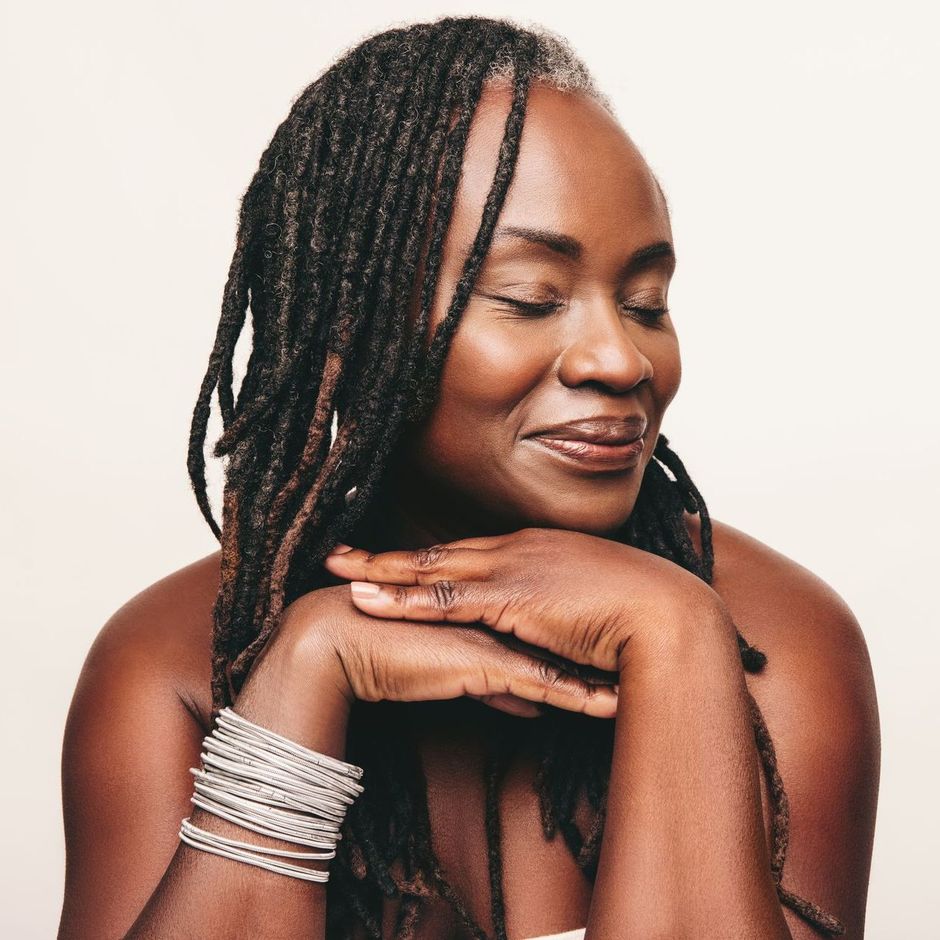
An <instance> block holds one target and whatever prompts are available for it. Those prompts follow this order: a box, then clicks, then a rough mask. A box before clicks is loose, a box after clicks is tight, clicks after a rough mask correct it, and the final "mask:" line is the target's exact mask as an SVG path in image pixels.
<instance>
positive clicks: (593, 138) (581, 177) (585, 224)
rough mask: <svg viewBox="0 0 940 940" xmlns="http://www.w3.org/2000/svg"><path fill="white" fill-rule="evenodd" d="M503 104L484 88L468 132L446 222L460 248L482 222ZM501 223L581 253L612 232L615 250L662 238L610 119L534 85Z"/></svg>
mask: <svg viewBox="0 0 940 940" xmlns="http://www.w3.org/2000/svg"><path fill="white" fill-rule="evenodd" d="M511 97H512V94H511V89H510V88H509V87H508V86H506V85H489V86H487V87H486V88H485V89H484V92H483V95H482V96H481V99H480V104H479V106H478V108H477V111H476V113H475V114H474V117H473V121H472V123H471V127H470V134H469V137H468V140H467V146H466V151H465V155H464V164H463V169H462V173H461V180H460V183H459V186H458V192H457V198H456V202H455V206H454V217H453V225H454V227H455V228H456V229H457V230H458V232H459V233H462V237H461V238H460V240H461V241H462V242H464V243H466V241H467V237H469V240H470V241H472V239H473V236H474V235H475V233H476V229H477V228H478V227H479V224H480V220H481V218H482V213H483V206H484V204H485V202H486V197H487V194H488V192H489V189H490V186H491V184H492V181H493V174H494V172H495V170H496V164H497V158H498V151H499V145H500V142H501V140H502V137H503V131H504V125H505V120H506V115H507V114H508V112H509V107H510V103H511ZM500 224H501V225H520V226H526V225H528V226H538V227H540V228H545V229H551V230H554V231H559V232H562V233H564V234H568V235H572V236H574V237H575V238H577V239H578V240H579V241H582V242H584V243H585V244H586V245H587V246H590V245H591V243H592V242H594V243H595V244H599V243H600V242H601V241H604V240H609V238H610V236H611V234H612V232H613V231H614V230H617V231H618V232H619V246H618V247H621V248H622V247H623V246H624V243H625V242H633V241H634V240H635V241H636V242H637V243H639V242H652V241H656V240H669V238H670V231H669V218H668V212H667V209H666V206H665V203H664V201H663V198H662V194H661V193H660V191H659V188H658V186H657V184H656V181H655V179H654V178H653V175H652V173H651V171H650V169H649V167H648V166H647V164H646V161H645V160H644V159H643V157H642V155H641V154H640V152H639V150H638V149H637V148H636V146H635V144H634V143H633V141H631V140H630V138H629V137H628V136H627V134H626V132H625V131H624V129H623V128H622V127H621V125H620V123H619V122H618V121H617V120H616V118H615V117H613V115H611V114H610V113H609V112H608V111H607V110H606V109H605V108H604V107H603V106H602V105H600V104H599V103H597V102H596V101H594V100H593V99H591V98H589V97H588V96H586V95H584V94H581V93H575V92H565V91H560V90H558V89H555V88H552V87H549V86H547V85H544V84H541V83H539V82H535V83H533V85H532V86H531V88H530V91H529V97H528V101H527V106H526V114H525V121H524V123H523V129H522V136H521V138H520V145H519V155H518V158H517V161H516V169H515V172H514V174H513V179H512V183H511V185H510V187H509V191H508V193H507V195H506V199H505V202H504V203H503V209H502V212H501V213H500ZM454 234H457V233H454Z"/></svg>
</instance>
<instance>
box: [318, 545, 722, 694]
mask: <svg viewBox="0 0 940 940" xmlns="http://www.w3.org/2000/svg"><path fill="white" fill-rule="evenodd" d="M324 565H325V567H326V568H327V569H328V570H329V571H330V572H332V573H333V574H334V575H337V576H339V577H342V578H348V579H349V580H351V581H352V582H353V585H352V594H351V596H352V601H353V603H354V604H355V605H356V606H357V607H358V608H359V609H361V610H363V611H365V612H366V613H369V614H372V615H374V616H376V617H388V618H395V619H403V620H435V621H445V622H450V623H475V622H479V623H483V624H486V625H487V626H489V627H491V628H492V629H493V630H496V631H498V632H500V633H505V634H512V635H514V636H515V637H517V638H518V639H519V640H522V641H524V642H525V643H528V644H532V645H533V646H536V647H541V648H542V649H544V650H547V651H550V652H551V653H555V654H557V655H558V656H561V657H564V658H565V659H567V660H570V661H571V662H573V663H580V664H585V665H588V666H592V667H595V668H597V669H600V670H605V671H614V670H616V671H618V672H619V670H620V668H621V666H622V664H623V652H624V648H625V646H626V644H627V641H628V640H629V639H630V637H631V636H632V635H633V634H634V633H635V632H636V631H638V630H644V631H651V630H652V631H664V630H668V629H670V628H672V627H673V626H676V625H678V624H679V622H680V621H683V622H685V621H687V620H688V619H690V617H691V612H692V611H700V610H701V609H702V605H705V607H706V608H707V609H710V608H714V607H716V606H720V605H721V601H720V598H719V597H718V595H717V594H716V593H715V592H714V591H713V590H712V589H711V588H710V587H709V586H708V585H707V584H706V583H705V582H704V581H702V580H701V579H700V578H697V577H696V576H695V575H694V574H692V573H691V572H689V571H686V570H685V569H684V568H682V567H680V566H679V565H676V564H674V563H673V562H671V561H668V560H667V559H664V558H661V557H659V556H657V555H653V554H651V553H649V552H644V551H642V550H640V549H636V548H633V547H631V546H628V545H623V544H621V543H619V542H614V541H611V540H609V539H604V538H600V537H598V536H593V535H588V534H585V533H582V532H574V531H570V530H567V529H543V528H527V529H522V530H520V531H518V532H513V533H511V534H509V535H501V536H493V537H484V538H470V539H461V540H459V541H455V542H449V543H446V544H442V545H434V546H432V547H430V548H424V549H418V550H415V551H404V550H402V551H388V552H381V553H377V554H373V553H370V552H367V551H365V550H363V549H356V548H350V547H349V546H344V545H341V546H337V549H335V550H334V553H333V554H330V555H328V556H327V558H326V560H325V561H324ZM366 592H370V593H366ZM371 592H375V593H371ZM615 681H616V680H615Z"/></svg>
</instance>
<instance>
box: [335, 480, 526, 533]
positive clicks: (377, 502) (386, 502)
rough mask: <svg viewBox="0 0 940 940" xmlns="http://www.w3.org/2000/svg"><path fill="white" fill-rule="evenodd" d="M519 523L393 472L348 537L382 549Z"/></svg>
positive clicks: (504, 529)
mask: <svg viewBox="0 0 940 940" xmlns="http://www.w3.org/2000/svg"><path fill="white" fill-rule="evenodd" d="M519 525H520V523H518V521H517V522H516V523H513V522H511V521H510V520H508V519H496V518H494V517H493V516H492V515H491V514H489V513H487V512H486V511H485V510H483V509H481V508H480V507H478V506H476V505H473V504H471V503H470V502H469V500H467V499H466V498H465V497H462V496H461V495H459V494H457V493H454V492H453V491H443V490H441V489H440V488H439V487H438V486H436V485H435V484H434V483H433V482H432V481H430V480H428V479H427V478H424V477H421V476H419V475H417V474H415V473H408V472H397V473H396V472H392V473H390V474H389V476H388V479H387V481H386V482H385V484H384V485H383V486H382V487H381V488H380V489H379V490H378V491H377V492H376V494H375V495H374V497H373V499H372V502H371V504H370V506H369V507H368V509H367V510H366V512H365V514H364V515H363V517H362V519H361V520H360V522H359V523H358V525H357V526H356V529H355V531H354V533H353V534H352V535H350V537H349V539H348V541H349V542H350V544H352V545H353V546H354V547H356V548H367V549H368V550H369V551H374V552H381V551H392V550H395V549H405V550H409V549H417V548H428V547H430V546H431V545H441V544H443V543H446V542H455V541H457V540H459V539H465V538H476V537H478V536H486V535H499V534H503V533H506V532H511V531H514V530H515V529H517V528H519Z"/></svg>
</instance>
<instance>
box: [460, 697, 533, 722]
mask: <svg viewBox="0 0 940 940" xmlns="http://www.w3.org/2000/svg"><path fill="white" fill-rule="evenodd" d="M467 698H474V699H476V700H477V701H478V702H483V704H484V705H489V706H490V707H491V708H495V709H496V710H497V711H501V712H506V714H508V715H517V716H518V717H520V718H539V717H541V716H542V715H544V714H545V709H544V708H542V706H541V705H536V703H535V702H527V701H526V700H525V699H522V698H519V697H518V696H516V695H509V694H508V693H506V692H497V693H494V694H492V695H472V694H469V693H468V695H467Z"/></svg>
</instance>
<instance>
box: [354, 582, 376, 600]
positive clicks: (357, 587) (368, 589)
mask: <svg viewBox="0 0 940 940" xmlns="http://www.w3.org/2000/svg"><path fill="white" fill-rule="evenodd" d="M350 584H351V585H352V592H353V594H355V596H356V597H375V596H376V594H378V593H379V585H378V584H373V583H372V582H371V581H351V582H350Z"/></svg>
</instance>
